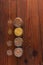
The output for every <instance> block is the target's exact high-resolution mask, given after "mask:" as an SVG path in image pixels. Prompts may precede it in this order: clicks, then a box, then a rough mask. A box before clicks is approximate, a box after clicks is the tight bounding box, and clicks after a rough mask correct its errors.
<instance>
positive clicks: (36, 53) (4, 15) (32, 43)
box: [0, 0, 43, 65]
mask: <svg viewBox="0 0 43 65" xmlns="http://www.w3.org/2000/svg"><path fill="white" fill-rule="evenodd" d="M9 17H10V19H12V20H14V19H15V18H16V17H21V18H22V19H23V21H24V25H23V27H24V43H23V50H24V54H23V56H22V57H21V58H16V57H15V56H14V55H12V56H10V57H8V56H7V55H6V51H7V49H9V48H8V47H7V45H6V41H7V40H8V39H9V38H11V39H12V40H13V37H14V35H12V36H10V37H9V35H8V34H7V31H8V20H9ZM12 29H13V27H12ZM14 48H15V46H14V44H13V46H12V47H11V49H12V50H14ZM0 65H43V0H10V16H9V0H0Z"/></svg>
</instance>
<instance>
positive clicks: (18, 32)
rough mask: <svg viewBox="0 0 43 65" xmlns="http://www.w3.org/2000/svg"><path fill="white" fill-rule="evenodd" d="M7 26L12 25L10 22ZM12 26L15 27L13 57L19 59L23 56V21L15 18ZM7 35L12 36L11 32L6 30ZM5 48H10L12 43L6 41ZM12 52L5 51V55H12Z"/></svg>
mask: <svg viewBox="0 0 43 65" xmlns="http://www.w3.org/2000/svg"><path fill="white" fill-rule="evenodd" d="M8 24H12V21H11V20H10V21H8ZM13 26H14V27H15V29H14V35H15V36H16V37H15V39H14V45H15V46H16V48H15V49H14V55H15V56H16V57H21V56H22V54H23V49H22V48H21V47H22V44H23V37H21V36H22V35H23V27H22V26H23V20H22V19H21V18H19V17H17V18H16V19H15V20H14V22H13ZM8 34H9V35H11V34H12V30H11V29H9V30H8ZM7 46H8V47H10V46H12V41H11V40H9V41H7ZM12 54H13V53H12V50H7V55H8V56H9V55H12Z"/></svg>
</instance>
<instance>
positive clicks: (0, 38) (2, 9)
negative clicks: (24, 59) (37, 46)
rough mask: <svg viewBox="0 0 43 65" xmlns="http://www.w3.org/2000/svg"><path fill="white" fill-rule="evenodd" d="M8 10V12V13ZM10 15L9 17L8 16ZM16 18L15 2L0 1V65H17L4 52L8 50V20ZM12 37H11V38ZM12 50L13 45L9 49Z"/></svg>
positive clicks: (11, 0) (13, 0) (12, 58)
mask: <svg viewBox="0 0 43 65" xmlns="http://www.w3.org/2000/svg"><path fill="white" fill-rule="evenodd" d="M9 5H10V9H9ZM9 10H10V12H9ZM9 13H10V15H9ZM9 17H10V19H11V20H14V19H15V18H16V0H10V2H9V0H0V44H1V45H0V54H1V55H0V64H1V65H14V64H15V65H17V62H16V58H15V56H14V55H12V56H10V57H8V56H7V54H6V52H7V50H8V49H9V48H8V47H7V45H6V42H7V41H8V40H9V36H8V33H7V32H8V28H9V27H8V20H9ZM12 37H13V36H12ZM11 39H12V38H11ZM11 49H14V45H13V46H12V47H11Z"/></svg>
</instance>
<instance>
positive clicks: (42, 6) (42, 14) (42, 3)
mask: <svg viewBox="0 0 43 65" xmlns="http://www.w3.org/2000/svg"><path fill="white" fill-rule="evenodd" d="M38 4H39V18H40V33H41V34H40V35H41V43H40V44H41V52H42V55H41V56H42V63H43V0H38Z"/></svg>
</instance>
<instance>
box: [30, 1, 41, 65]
mask: <svg viewBox="0 0 43 65" xmlns="http://www.w3.org/2000/svg"><path fill="white" fill-rule="evenodd" d="M38 12H39V11H38V3H37V0H30V22H31V25H32V26H31V30H32V36H31V37H32V45H33V49H34V50H36V51H38V55H37V56H36V58H35V60H34V65H38V64H39V61H40V60H41V52H40V51H41V45H40V43H41V40H40V27H39V14H38Z"/></svg>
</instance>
